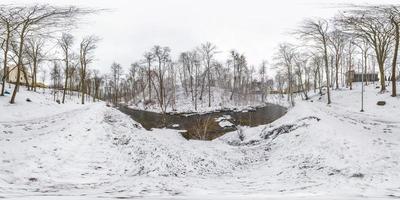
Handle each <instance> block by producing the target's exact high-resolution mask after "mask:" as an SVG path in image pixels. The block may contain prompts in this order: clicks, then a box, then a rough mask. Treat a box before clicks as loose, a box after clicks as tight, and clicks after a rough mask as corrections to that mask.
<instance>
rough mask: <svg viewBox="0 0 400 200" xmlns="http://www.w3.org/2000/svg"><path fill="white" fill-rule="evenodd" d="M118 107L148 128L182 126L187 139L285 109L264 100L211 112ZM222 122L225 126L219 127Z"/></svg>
mask: <svg viewBox="0 0 400 200" xmlns="http://www.w3.org/2000/svg"><path fill="white" fill-rule="evenodd" d="M119 110H120V111H122V112H123V113H125V114H127V115H129V116H130V117H131V118H132V119H133V120H135V121H137V122H139V123H140V124H142V126H143V127H144V128H145V129H147V130H151V129H152V128H171V129H178V130H182V131H181V133H182V135H183V137H185V138H186V139H200V140H212V139H215V138H217V137H220V136H221V135H223V134H225V133H227V132H230V131H234V130H237V126H239V125H240V126H251V127H253V126H258V125H262V124H269V123H271V122H273V121H275V120H276V119H278V118H280V117H282V116H283V115H284V114H285V113H286V111H287V109H286V108H285V107H282V106H279V105H275V104H266V105H265V106H262V107H255V108H252V109H249V110H245V111H237V110H219V111H215V112H211V113H205V114H196V113H180V114H171V113H168V114H165V115H163V114H160V113H155V112H150V111H145V110H136V109H132V108H129V107H127V106H121V107H120V108H119ZM223 124H225V125H227V126H226V127H221V125H222V126H223Z"/></svg>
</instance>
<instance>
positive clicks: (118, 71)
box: [111, 62, 123, 105]
mask: <svg viewBox="0 0 400 200" xmlns="http://www.w3.org/2000/svg"><path fill="white" fill-rule="evenodd" d="M122 74H123V71H122V67H121V65H120V64H118V63H115V62H114V63H113V64H112V65H111V76H112V78H113V80H112V87H113V90H114V92H113V93H114V97H113V102H114V105H117V104H118V98H119V92H120V91H119V90H120V88H119V86H120V84H121V77H122Z"/></svg>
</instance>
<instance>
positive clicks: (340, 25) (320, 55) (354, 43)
mask: <svg viewBox="0 0 400 200" xmlns="http://www.w3.org/2000/svg"><path fill="white" fill-rule="evenodd" d="M399 24H400V12H399V7H398V6H394V5H388V6H384V5H381V6H352V7H350V8H348V9H346V10H345V11H341V12H339V13H338V14H337V15H336V16H335V17H333V18H332V19H308V20H305V21H304V22H303V23H302V24H301V25H300V27H299V28H298V29H296V30H295V31H294V32H293V34H294V35H295V36H298V38H299V41H300V42H299V43H300V45H294V44H290V43H282V44H280V45H279V47H278V49H277V51H276V53H275V57H274V61H275V63H274V66H275V68H276V69H277V74H276V76H275V81H276V82H277V84H276V86H277V89H278V90H279V91H281V93H287V94H288V95H287V99H288V101H289V102H290V103H291V105H294V98H293V95H294V94H300V95H302V97H303V98H304V99H308V98H309V97H308V92H309V91H310V90H312V89H314V92H316V91H318V92H319V93H320V94H321V95H323V94H325V93H326V96H327V103H328V104H330V103H331V102H332V100H331V95H330V90H331V89H340V88H343V87H347V88H350V89H352V82H353V73H352V72H357V73H359V74H362V75H366V74H368V73H375V72H376V69H375V66H377V69H378V70H377V71H378V73H379V88H380V92H386V91H387V82H388V81H389V82H391V96H393V97H395V96H397V90H396V82H397V80H398V77H399V74H398V72H397V67H398V64H397V56H398V49H399ZM363 77H364V76H363ZM368 77H370V76H365V78H364V81H365V82H366V84H368V82H369V81H375V80H368Z"/></svg>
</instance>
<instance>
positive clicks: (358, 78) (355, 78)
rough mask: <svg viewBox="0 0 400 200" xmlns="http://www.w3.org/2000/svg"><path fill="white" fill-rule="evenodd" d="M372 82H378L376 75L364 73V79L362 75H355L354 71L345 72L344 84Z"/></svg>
mask: <svg viewBox="0 0 400 200" xmlns="http://www.w3.org/2000/svg"><path fill="white" fill-rule="evenodd" d="M363 79H364V82H372V81H379V76H378V74H377V73H365V74H364V77H363V74H362V73H355V72H354V70H351V71H349V72H346V82H347V83H349V82H350V81H351V82H362V81H363Z"/></svg>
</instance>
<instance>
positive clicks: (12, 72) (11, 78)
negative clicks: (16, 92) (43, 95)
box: [6, 66, 46, 88]
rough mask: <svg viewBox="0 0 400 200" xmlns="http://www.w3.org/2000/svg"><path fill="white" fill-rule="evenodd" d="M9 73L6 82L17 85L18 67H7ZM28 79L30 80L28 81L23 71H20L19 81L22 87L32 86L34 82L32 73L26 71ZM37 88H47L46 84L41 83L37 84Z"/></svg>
mask: <svg viewBox="0 0 400 200" xmlns="http://www.w3.org/2000/svg"><path fill="white" fill-rule="evenodd" d="M7 71H8V76H7V77H6V81H7V82H8V83H13V84H15V83H16V82H17V75H18V74H17V73H18V71H17V67H16V66H12V67H7ZM26 77H27V79H28V81H27V80H26V79H25V74H24V71H23V70H20V77H19V81H20V84H21V85H27V84H29V85H32V80H33V77H32V75H31V73H29V71H26ZM36 87H42V88H45V87H46V85H45V84H44V83H40V82H36Z"/></svg>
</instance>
